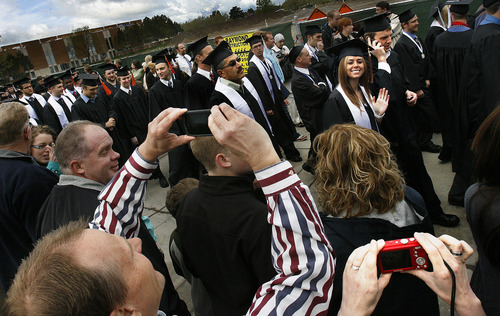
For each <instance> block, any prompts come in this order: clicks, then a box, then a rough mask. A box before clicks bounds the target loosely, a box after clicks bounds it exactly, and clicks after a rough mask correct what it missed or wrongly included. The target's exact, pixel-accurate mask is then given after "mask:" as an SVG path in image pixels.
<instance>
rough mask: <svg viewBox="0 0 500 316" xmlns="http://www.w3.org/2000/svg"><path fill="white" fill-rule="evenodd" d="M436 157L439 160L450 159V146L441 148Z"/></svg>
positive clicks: (445, 160) (446, 160) (447, 160)
mask: <svg viewBox="0 0 500 316" xmlns="http://www.w3.org/2000/svg"><path fill="white" fill-rule="evenodd" d="M438 159H439V160H441V161H442V162H449V161H451V148H450V147H443V148H441V152H440V153H439V156H438Z"/></svg>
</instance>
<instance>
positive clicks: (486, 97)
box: [448, 0, 500, 200]
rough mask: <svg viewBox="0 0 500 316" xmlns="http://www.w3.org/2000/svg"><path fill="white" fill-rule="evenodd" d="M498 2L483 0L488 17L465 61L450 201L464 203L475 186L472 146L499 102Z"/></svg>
mask: <svg viewBox="0 0 500 316" xmlns="http://www.w3.org/2000/svg"><path fill="white" fill-rule="evenodd" d="M499 2H500V1H499V0H483V6H484V7H485V8H486V17H485V18H484V19H483V21H482V22H481V23H479V26H478V27H477V28H476V29H475V31H474V35H473V36H472V40H471V47H470V50H469V52H468V53H467V55H466V57H465V60H464V64H463V65H464V69H463V77H462V79H463V80H462V82H461V84H460V91H461V92H462V93H463V94H462V95H461V97H460V101H461V102H460V105H459V120H460V122H459V132H460V134H459V153H458V154H457V157H458V158H459V159H460V160H459V161H457V164H456V175H455V179H454V180H453V185H452V188H451V189H450V192H449V193H448V197H449V199H450V198H451V197H452V196H455V197H456V199H460V200H462V197H463V195H464V194H465V191H466V190H467V188H468V187H469V186H470V185H471V184H472V183H473V181H472V172H473V171H472V170H473V161H472V153H471V150H470V146H471V144H472V140H473V139H474V136H475V133H476V131H477V129H478V128H479V126H480V125H481V123H482V122H483V121H484V119H485V118H486V117H487V116H488V115H489V114H490V113H491V112H493V110H494V109H495V108H496V107H497V106H498V103H499V102H500V89H499V88H498V87H500V58H499V56H500V5H499Z"/></svg>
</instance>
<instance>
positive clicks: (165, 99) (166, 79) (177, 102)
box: [149, 55, 200, 187]
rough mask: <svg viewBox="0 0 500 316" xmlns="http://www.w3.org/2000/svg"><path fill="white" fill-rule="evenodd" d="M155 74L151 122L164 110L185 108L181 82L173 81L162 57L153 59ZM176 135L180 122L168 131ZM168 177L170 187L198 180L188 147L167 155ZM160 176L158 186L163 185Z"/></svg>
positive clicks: (151, 91) (151, 100) (194, 161)
mask: <svg viewBox="0 0 500 316" xmlns="http://www.w3.org/2000/svg"><path fill="white" fill-rule="evenodd" d="M153 60H154V62H155V63H156V73H157V74H158V77H159V78H160V80H159V81H158V82H156V83H155V84H154V86H153V87H151V89H149V120H150V121H151V120H153V119H154V118H155V117H156V116H157V115H158V114H159V113H160V112H161V111H163V110H165V109H166V108H169V107H172V108H185V107H186V106H185V104H184V95H183V87H182V82H181V81H180V80H177V79H174V78H173V77H172V74H171V72H170V68H169V66H168V62H167V60H166V58H165V56H164V55H155V56H154V57H153ZM170 132H171V133H174V134H176V135H182V134H184V132H183V130H182V127H181V124H180V122H175V123H174V124H173V125H172V128H171V129H170ZM168 162H169V177H168V184H170V186H171V187H173V186H174V185H176V184H177V183H178V182H179V181H181V180H182V179H184V178H196V179H198V178H199V173H200V172H199V162H198V160H196V158H195V157H194V156H193V153H192V152H191V149H190V148H189V145H187V144H186V145H183V146H179V147H177V148H175V149H173V150H172V151H170V152H169V153H168ZM159 176H160V184H161V185H162V186H164V185H165V183H164V180H162V178H161V175H159Z"/></svg>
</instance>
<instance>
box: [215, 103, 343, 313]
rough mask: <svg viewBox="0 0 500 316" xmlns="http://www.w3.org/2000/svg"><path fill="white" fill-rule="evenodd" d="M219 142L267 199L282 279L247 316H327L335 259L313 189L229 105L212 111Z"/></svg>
mask: <svg viewBox="0 0 500 316" xmlns="http://www.w3.org/2000/svg"><path fill="white" fill-rule="evenodd" d="M209 126H210V129H211V130H212V133H213V134H214V136H215V138H216V139H217V141H218V142H219V143H220V144H221V145H223V146H225V147H227V148H229V149H230V150H231V152H233V153H235V154H236V155H238V156H239V157H240V158H242V159H244V160H246V161H247V162H248V163H249V164H250V166H251V167H252V169H253V170H254V172H255V175H256V177H257V180H258V181H259V183H260V185H261V186H262V189H263V191H264V193H265V195H266V198H267V205H268V210H269V214H268V221H269V223H270V224H271V225H272V226H273V227H272V230H273V235H272V236H273V237H272V255H273V264H274V267H275V269H276V271H277V274H276V276H275V277H274V278H273V279H271V280H269V281H268V282H266V283H264V284H262V285H261V287H260V288H259V289H258V290H257V293H256V294H255V297H254V300H253V303H252V306H251V307H250V309H249V310H248V312H247V315H269V314H277V315H289V314H295V313H296V314H298V315H326V314H327V310H328V306H329V303H330V298H331V295H332V287H333V275H334V272H335V259H334V255H333V250H332V247H331V245H330V243H329V242H328V239H327V238H326V235H325V233H324V229H323V224H322V223H321V221H320V217H319V215H318V212H317V210H316V205H315V203H314V201H313V199H312V196H311V194H310V192H309V188H308V187H307V186H306V185H304V184H303V183H302V181H301V180H300V179H299V177H298V176H297V174H296V173H295V171H294V170H293V168H292V166H291V165H290V163H289V162H287V161H281V160H280V159H279V157H278V156H277V154H276V152H275V151H274V150H273V146H272V143H271V141H270V140H269V137H268V136H267V134H266V132H265V131H264V130H263V129H262V127H260V126H259V125H258V124H257V123H256V122H254V121H253V120H251V119H249V118H248V117H246V116H244V115H242V114H240V113H238V112H237V111H236V110H234V109H232V108H231V107H230V106H228V105H226V104H221V105H220V106H219V107H213V108H212V115H211V116H210V118H209Z"/></svg>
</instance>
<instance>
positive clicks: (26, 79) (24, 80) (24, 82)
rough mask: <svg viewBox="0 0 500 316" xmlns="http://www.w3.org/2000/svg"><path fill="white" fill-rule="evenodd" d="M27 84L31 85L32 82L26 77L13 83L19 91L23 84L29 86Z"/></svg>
mask: <svg viewBox="0 0 500 316" xmlns="http://www.w3.org/2000/svg"><path fill="white" fill-rule="evenodd" d="M27 83H31V80H30V79H29V78H26V77H24V78H21V79H19V80H17V81H14V82H13V84H14V86H16V87H17V88H19V89H20V88H21V86H22V85H23V84H27Z"/></svg>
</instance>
